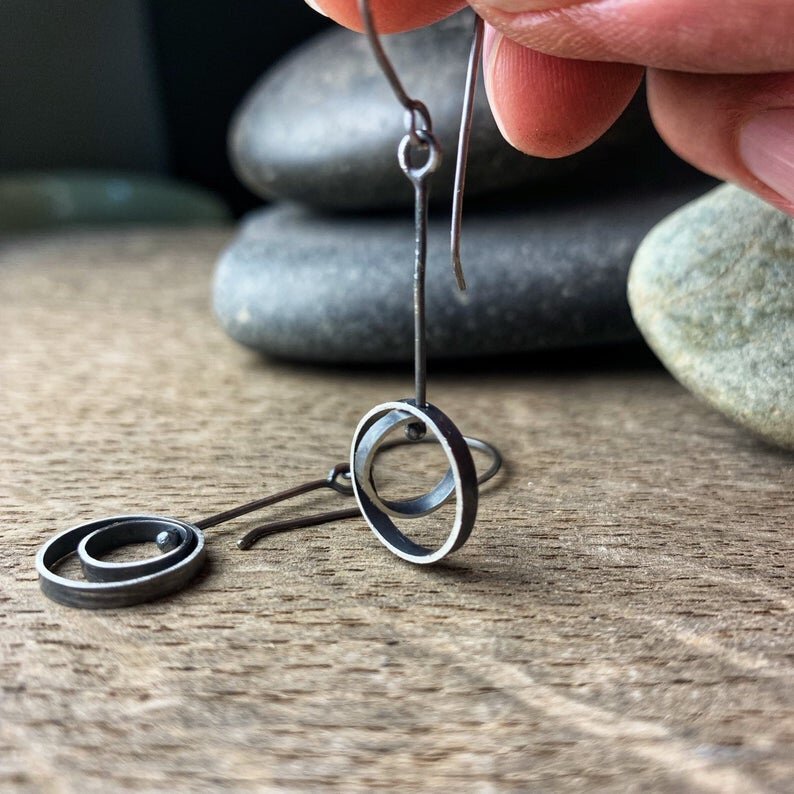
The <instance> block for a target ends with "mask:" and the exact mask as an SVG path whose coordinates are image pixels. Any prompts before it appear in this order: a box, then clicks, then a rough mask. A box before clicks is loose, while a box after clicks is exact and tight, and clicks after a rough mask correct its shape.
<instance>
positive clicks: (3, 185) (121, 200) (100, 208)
mask: <svg viewBox="0 0 794 794" xmlns="http://www.w3.org/2000/svg"><path fill="white" fill-rule="evenodd" d="M229 219H230V215H229V210H228V209H227V208H226V205H225V204H224V203H223V202H222V201H221V200H220V199H218V198H216V197H215V196H213V195H212V194H211V193H208V192H207V191H205V190H202V189H200V188H196V187H193V186H191V185H185V184H182V183H179V182H174V181H172V180H169V179H161V178H158V177H152V176H144V175H138V174H123V173H112V172H111V173H101V172H99V173H87V172H80V171H74V172H56V173H24V174H17V175H8V176H3V177H0V232H19V231H29V230H34V229H54V228H62V227H66V226H110V225H117V224H163V225H186V224H206V223H223V222H226V221H228V220H229Z"/></svg>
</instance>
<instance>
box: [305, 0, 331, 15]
mask: <svg viewBox="0 0 794 794" xmlns="http://www.w3.org/2000/svg"><path fill="white" fill-rule="evenodd" d="M303 1H304V2H305V3H306V5H307V6H309V8H313V9H314V10H315V11H316V12H317V13H318V14H322V15H323V16H324V17H327V16H328V14H326V13H325V11H323V10H322V8H320V5H319V3H317V1H316V0H303Z"/></svg>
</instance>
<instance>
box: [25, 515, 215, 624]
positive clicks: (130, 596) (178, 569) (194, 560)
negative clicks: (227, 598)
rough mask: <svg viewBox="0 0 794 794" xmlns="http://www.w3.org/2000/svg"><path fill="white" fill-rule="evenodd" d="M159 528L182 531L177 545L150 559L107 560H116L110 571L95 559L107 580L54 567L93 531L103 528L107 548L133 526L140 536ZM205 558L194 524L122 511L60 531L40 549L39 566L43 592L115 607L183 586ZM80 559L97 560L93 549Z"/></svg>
mask: <svg viewBox="0 0 794 794" xmlns="http://www.w3.org/2000/svg"><path fill="white" fill-rule="evenodd" d="M139 530H140V532H139ZM155 530H157V531H159V532H163V531H165V532H170V533H174V532H176V534H178V535H179V537H180V543H179V545H178V546H177V547H176V548H175V549H173V550H172V551H169V552H168V553H166V554H163V555H162V556H160V557H153V558H151V559H148V560H141V561H135V562H132V563H112V564H107V563H106V564H105V565H106V566H107V565H112V566H113V567H112V568H111V573H109V574H105V573H103V572H102V567H103V566H99V568H98V569H97V566H96V565H94V566H93V574H91V575H94V576H100V577H102V578H103V579H105V581H82V580H78V579H67V578H66V577H64V576H59V575H58V574H57V573H54V571H53V570H52V569H53V568H54V567H55V566H56V565H57V564H58V563H59V562H61V561H62V560H64V559H65V558H66V557H68V556H69V555H70V554H74V553H75V552H77V551H78V549H79V548H80V547H81V545H82V541H83V540H84V539H85V540H88V541H90V537H89V536H91V535H92V534H94V533H97V535H99V534H100V533H101V535H102V536H103V537H102V538H101V541H102V542H101V548H102V550H103V551H108V550H110V549H111V548H118V547H120V546H124V545H126V544H127V543H129V542H130V537H131V532H132V533H133V534H134V533H138V534H139V535H140V539H142V540H143V539H146V540H148V539H150V535H152V534H155ZM141 533H143V534H141ZM144 535H145V536H144ZM83 548H85V546H83ZM205 560H206V549H205V546H204V533H203V532H202V531H201V530H200V529H198V527H195V526H193V524H188V523H186V522H184V521H180V520H179V519H176V518H166V517H164V516H152V515H122V516H110V517H108V518H100V519H98V520H96V521H90V522H88V523H86V524H78V525H77V526H76V527H72V528H71V529H67V530H65V531H63V532H61V533H59V534H58V535H56V536H55V537H54V538H52V539H51V540H49V541H48V542H47V543H45V544H44V546H42V547H41V549H40V550H39V552H38V554H37V555H36V570H37V572H38V574H39V585H40V587H41V590H42V592H43V593H44V595H46V596H47V597H48V598H50V599H52V600H53V601H57V602H58V603H59V604H64V605H65V606H69V607H78V608H82V609H115V608H116V607H126V606H133V605H134V604H141V603H143V602H145V601H153V600H155V599H157V598H162V597H163V596H166V595H169V594H171V593H174V592H176V591H178V590H181V589H182V588H183V587H185V586H186V585H187V584H188V582H190V580H191V579H193V577H195V576H196V574H198V572H199V571H200V570H201V569H202V567H203V566H204V562H205ZM81 561H82V562H83V564H84V565H85V564H86V562H88V563H89V564H91V563H92V562H94V563H95V562H97V561H95V560H93V558H92V557H91V556H90V554H89V556H87V557H86V560H84V561H83V560H81ZM120 569H124V570H120ZM97 570H99V573H97ZM120 575H127V576H128V578H122V579H119V578H117V577H118V576H120ZM113 577H116V578H115V579H114V578H113ZM108 578H110V580H109V581H108V580H107V579H108Z"/></svg>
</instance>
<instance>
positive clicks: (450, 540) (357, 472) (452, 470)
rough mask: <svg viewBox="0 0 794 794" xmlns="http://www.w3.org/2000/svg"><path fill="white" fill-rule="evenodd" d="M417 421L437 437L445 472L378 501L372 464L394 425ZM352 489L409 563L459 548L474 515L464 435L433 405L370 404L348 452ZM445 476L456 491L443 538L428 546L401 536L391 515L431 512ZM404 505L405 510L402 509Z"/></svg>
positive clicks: (381, 534) (473, 477) (378, 531)
mask: <svg viewBox="0 0 794 794" xmlns="http://www.w3.org/2000/svg"><path fill="white" fill-rule="evenodd" d="M416 420H419V421H421V422H422V423H424V424H425V426H426V427H427V429H428V430H429V431H430V432H431V433H432V434H433V435H434V436H435V437H436V439H437V440H438V443H439V446H440V447H441V449H442V450H443V451H444V454H445V455H446V457H447V460H448V461H449V472H448V473H447V475H445V476H444V477H443V478H442V479H441V481H440V482H439V483H438V485H436V486H435V488H433V489H432V490H431V491H430V492H429V493H427V494H425V495H424V496H422V497H419V498H418V499H413V500H408V501H406V502H398V501H391V502H386V501H385V500H382V499H381V498H380V497H379V496H378V494H377V490H376V489H375V485H374V483H373V482H372V463H373V461H374V459H375V456H376V455H377V452H378V449H379V448H380V447H381V446H382V445H383V444H384V443H385V442H386V436H387V435H388V433H389V432H390V431H391V430H392V429H393V428H394V427H398V426H400V425H402V424H407V423H409V422H415V421H416ZM350 469H351V472H352V474H353V477H352V480H353V491H354V493H355V495H356V501H357V502H358V505H359V508H360V510H361V513H362V515H363V516H364V518H365V519H366V521H367V524H369V527H370V529H371V530H372V531H373V532H374V533H375V536H376V537H377V538H378V540H380V542H381V543H383V545H384V546H386V548H388V549H389V550H390V551H392V552H393V553H394V554H396V555H397V556H398V557H401V558H402V559H404V560H407V561H408V562H413V563H417V564H419V565H428V564H430V563H434V562H438V561H439V560H441V559H443V558H444V557H446V556H447V555H448V554H450V553H452V552H453V551H456V550H457V549H459V548H460V547H461V546H463V544H464V543H465V542H466V541H467V540H468V539H469V535H470V534H471V531H472V529H473V528H474V522H475V519H476V517H477V503H478V486H477V471H476V469H475V467H474V461H473V460H472V456H471V451H470V450H469V446H468V444H467V443H466V439H465V438H464V437H463V436H462V435H461V432H460V431H459V430H458V428H457V427H456V426H455V425H454V423H453V422H452V420H450V419H449V417H447V416H446V415H445V414H444V413H442V412H441V411H440V410H439V409H438V408H436V407H435V406H434V405H430V404H426V405H424V406H423V407H421V408H420V407H418V406H417V405H416V403H415V401H414V400H400V401H397V402H390V403H383V404H381V405H377V406H375V408H373V409H372V410H371V411H369V413H367V414H366V415H365V416H364V418H363V419H362V420H361V421H360V422H359V425H358V427H357V428H356V432H355V435H354V436H353V444H352V447H351V451H350ZM450 479H451V483H452V485H453V488H454V492H455V497H456V498H455V518H454V521H453V525H452V529H451V531H450V533H449V535H448V536H447V539H446V541H445V542H444V543H443V544H442V545H441V546H440V547H439V548H437V549H435V550H434V549H428V548H426V547H425V546H422V545H420V544H418V543H415V542H414V541H413V540H411V539H410V538H409V537H407V536H406V535H404V534H403V533H402V532H401V531H400V529H399V528H398V527H397V525H396V524H395V523H394V521H392V519H391V517H390V514H391V515H393V516H394V517H404V518H406V519H411V518H418V517H419V516H422V515H428V514H429V513H432V512H434V511H435V510H437V509H438V508H439V507H441V505H442V504H444V503H445V502H446V501H447V500H448V499H449V497H450V495H451V494H450V488H449V485H450ZM401 508H404V511H402V510H401Z"/></svg>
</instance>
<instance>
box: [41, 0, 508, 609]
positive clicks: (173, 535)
mask: <svg viewBox="0 0 794 794" xmlns="http://www.w3.org/2000/svg"><path fill="white" fill-rule="evenodd" d="M359 7H360V9H361V14H362V18H363V20H364V23H365V26H366V30H367V35H368V37H369V41H370V44H371V45H372V48H373V51H374V53H375V57H376V58H377V60H378V63H379V64H380V65H381V67H382V69H383V71H384V73H385V75H386V77H387V79H388V80H389V83H390V84H391V86H392V88H393V89H394V92H395V95H396V96H397V98H398V100H399V101H400V103H401V104H402V105H403V107H404V108H405V111H406V113H405V121H406V135H405V137H404V138H403V139H402V141H401V142H400V145H399V148H398V160H399V164H400V167H401V168H402V170H403V171H404V172H405V174H406V176H407V177H408V179H410V180H411V182H412V183H413V185H414V190H415V225H416V258H415V270H414V357H415V380H416V394H415V396H414V397H413V398H410V399H405V400H399V401H396V402H387V403H383V404H381V405H378V406H376V407H374V408H373V409H372V410H371V411H369V412H368V413H367V414H366V415H365V416H364V418H363V419H362V420H361V422H360V423H359V425H358V428H357V429H356V432H355V434H354V436H353V443H352V447H351V452H350V460H349V463H347V462H346V463H339V464H337V465H336V466H334V467H333V468H332V469H331V471H330V472H329V473H328V475H327V476H326V477H324V478H320V479H317V480H312V481H310V482H307V483H304V484H302V485H299V486H296V487H294V488H291V489H289V490H286V491H282V492H280V493H277V494H273V495H271V496H267V497H264V498H263V499H257V500H255V501H253V502H249V503H248V504H245V505H241V506H239V507H235V508H233V509H231V510H227V511H225V512H223V513H219V514H217V515H214V516H211V517H209V518H205V519H202V520H199V521H195V522H193V523H188V522H185V521H181V520H179V519H175V518H167V517H163V516H152V515H122V516H112V517H109V518H103V519H99V520H97V521H91V522H88V523H85V524H80V525H78V526H76V527H72V528H71V529H67V530H66V531H65V532H62V533H60V534H59V535H56V536H55V537H54V538H52V539H51V540H50V541H48V542H47V543H46V544H45V545H44V546H43V547H42V548H41V549H40V550H39V552H38V554H37V556H36V568H37V571H38V574H39V583H40V586H41V589H42V591H43V592H44V594H45V595H46V596H48V597H49V598H51V599H52V600H54V601H57V602H59V603H61V604H65V605H67V606H71V607H82V608H88V609H101V608H113V607H122V606H130V605H133V604H139V603H142V602H144V601H150V600H153V599H155V598H159V597H161V596H165V595H168V594H170V593H173V592H176V591H177V590H180V589H182V588H183V587H185V586H186V585H187V584H188V583H189V582H190V581H191V579H193V577H195V576H196V574H198V572H199V571H200V570H201V568H202V566H203V564H204V561H205V559H206V548H205V541H204V533H203V530H205V529H208V528H210V527H214V526H217V525H219V524H222V523H225V522H227V521H231V520H232V519H235V518H239V517H240V516H243V515H246V514H248V513H251V512H253V511H255V510H260V509H262V508H265V507H268V506H271V505H274V504H276V503H278V502H281V501H284V500H285V499H290V498H292V497H295V496H298V495H300V494H304V493H308V492H310V491H315V490H318V489H320V488H330V489H331V490H334V491H336V492H337V493H339V494H342V495H344V496H348V497H349V496H355V499H356V502H357V507H353V508H347V509H344V510H335V511H329V512H326V513H322V514H319V515H313V516H305V517H299V518H295V519H289V520H286V521H276V522H271V523H269V524H265V525H263V526H260V527H257V528H256V529H253V530H251V531H250V532H248V534H246V535H245V536H244V537H243V538H242V539H240V540H239V541H238V544H237V545H238V547H239V548H241V549H248V548H250V547H251V546H252V545H253V543H255V542H256V541H257V540H258V539H259V538H261V537H264V536H266V535H270V534H273V533H275V532H284V531H288V530H293V529H299V528H302V527H310V526H317V525H319V524H326V523H330V522H334V521H341V520H345V519H350V518H355V517H358V516H361V515H363V517H364V518H365V520H366V521H367V523H368V524H369V526H370V528H371V529H372V531H373V532H374V533H375V535H376V536H377V537H378V539H379V540H380V541H381V542H382V543H383V544H384V545H385V546H386V547H387V548H388V549H390V550H391V551H392V552H394V554H396V555H397V556H399V557H402V558H403V559H404V560H408V561H409V562H414V563H420V564H427V563H432V562H436V561H438V560H440V559H442V558H443V557H445V556H446V555H447V554H449V553H451V552H453V551H455V550H456V549H459V548H460V547H461V546H462V545H463V544H464V543H465V542H466V540H467V539H468V537H469V535H470V534H471V531H472V529H473V527H474V522H475V519H476V516H477V505H478V491H479V485H481V484H482V483H484V482H487V481H488V480H490V479H491V478H492V477H493V476H494V475H495V474H496V473H497V472H498V471H499V469H500V467H501V465H502V458H501V455H500V453H499V451H498V450H497V449H496V448H495V447H493V446H492V445H491V444H488V443H487V442H485V441H480V440H479V439H475V438H467V437H465V436H463V435H462V434H461V432H460V431H459V430H458V428H457V427H456V426H455V425H454V424H453V423H452V421H451V420H450V419H449V418H448V417H447V416H446V415H445V414H444V413H442V412H441V411H440V410H439V409H438V408H436V407H435V406H433V405H431V404H430V403H428V402H427V399H426V391H427V355H426V345H427V339H426V328H425V258H426V251H427V204H428V190H429V178H430V176H431V175H432V173H433V172H434V171H435V170H436V168H437V167H438V165H439V163H440V160H441V147H440V145H439V143H438V140H437V139H436V138H435V136H434V135H433V130H432V121H431V118H430V114H429V112H428V110H427V108H426V107H425V106H424V105H423V104H422V103H421V102H419V101H418V100H415V99H411V98H410V97H409V96H408V94H406V92H405V90H404V89H403V87H402V84H401V83H400V80H399V78H398V77H397V75H396V73H395V72H394V68H393V67H392V65H391V63H390V62H389V60H388V58H387V57H386V54H385V52H384V50H383V48H382V46H381V43H380V40H379V38H378V34H377V32H376V30H375V26H374V23H373V19H372V14H371V11H370V7H369V3H368V2H367V0H359ZM482 40H483V23H482V20H480V19H479V18H478V19H477V20H476V24H475V32H474V40H473V44H472V48H471V54H470V57H469V66H468V72H467V78H466V91H465V98H464V103H463V117H462V121H461V131H460V139H459V145H458V161H457V167H456V173H455V193H454V200H453V211H452V234H451V250H452V262H453V267H454V271H455V275H456V278H457V281H458V286H459V287H460V288H461V289H465V282H464V279H463V270H462V267H461V263H460V230H461V208H462V198H463V185H464V177H465V164H466V159H467V154H468V145H469V136H470V131H471V123H472V112H473V100H474V91H475V88H476V82H477V71H478V64H479V60H480V54H481V51H482ZM417 157H424V158H425V160H424V163H423V164H422V165H417V164H416V163H415V160H416V159H417ZM397 429H402V430H403V432H404V438H401V439H398V440H388V439H387V436H388V435H389V434H390V433H391V432H392V431H394V430H397ZM428 433H429V434H428ZM424 442H435V443H438V444H439V446H440V447H441V448H442V450H443V451H444V453H445V455H446V457H447V460H448V462H449V468H448V470H447V472H446V474H445V475H444V476H443V477H442V478H441V480H440V481H439V482H438V483H437V485H436V486H435V487H434V488H432V489H431V490H430V491H429V492H428V493H426V494H424V495H423V496H421V497H418V498H414V499H407V500H400V501H390V500H387V499H384V498H382V497H381V496H380V495H379V494H378V490H377V488H376V486H375V481H374V477H373V470H374V465H375V461H376V459H377V458H378V456H379V455H380V454H381V453H382V452H384V451H386V450H388V449H390V448H393V447H395V446H402V445H414V444H419V443H424ZM471 450H477V451H480V452H483V453H485V454H486V455H487V456H488V457H489V459H490V463H489V466H488V468H487V469H486V470H485V471H484V472H483V473H482V474H480V475H479V477H478V475H477V471H476V469H475V466H474V461H473V458H472V454H471ZM453 496H454V497H455V518H454V521H453V526H452V530H451V531H450V533H449V535H448V537H447V539H446V541H445V542H444V543H443V544H442V545H441V546H440V547H439V548H437V549H428V548H425V547H424V546H421V545H419V544H418V543H415V542H414V541H413V540H411V539H410V538H409V537H408V536H407V535H405V534H403V532H402V531H401V530H400V529H399V528H398V527H397V525H396V524H395V523H394V521H393V519H395V518H396V519H406V520H408V519H414V518H419V517H421V516H426V515H429V514H431V513H433V512H435V511H436V510H438V509H439V508H440V507H441V506H442V505H445V504H447V503H448V502H449V501H450V500H451V499H452V498H453ZM151 541H154V542H155V543H156V544H157V546H158V547H159V549H160V551H161V554H159V555H158V556H155V557H151V558H149V559H144V560H135V561H133V562H121V563H116V562H106V561H103V560H102V559H101V557H102V555H104V554H107V553H108V552H110V551H112V550H114V549H117V548H119V547H121V546H126V545H128V544H134V543H145V542H151ZM74 554H76V555H77V557H78V559H79V561H80V564H81V567H82V571H83V575H84V577H85V579H84V580H77V579H69V578H67V577H64V576H61V575H60V574H59V573H57V572H56V568H57V567H58V565H59V564H60V563H61V562H63V561H64V560H65V559H66V558H68V557H71V556H72V555H74Z"/></svg>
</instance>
